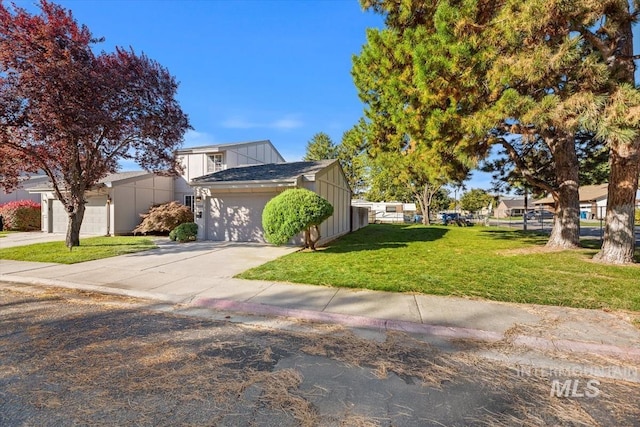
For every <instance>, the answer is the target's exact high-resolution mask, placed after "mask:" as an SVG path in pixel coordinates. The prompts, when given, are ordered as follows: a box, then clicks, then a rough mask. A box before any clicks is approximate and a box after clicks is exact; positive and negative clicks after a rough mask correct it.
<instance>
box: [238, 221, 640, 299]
mask: <svg viewBox="0 0 640 427" xmlns="http://www.w3.org/2000/svg"><path fill="white" fill-rule="evenodd" d="M546 240H547V236H545V235H541V234H536V233H532V232H529V233H527V232H522V231H516V230H508V229H500V228H489V227H482V226H475V227H445V226H431V227H426V226H422V225H382V224H380V225H375V224H372V225H369V226H368V227H365V228H363V229H361V230H359V231H357V232H355V233H352V234H349V235H346V236H344V237H342V238H340V239H338V240H336V241H334V242H333V243H332V244H331V245H330V246H329V247H327V248H324V249H322V250H319V251H318V252H316V253H313V252H296V253H294V254H291V255H288V256H285V257H282V258H280V259H277V260H275V261H272V262H270V263H267V264H264V265H262V266H260V267H257V268H254V269H251V270H248V271H246V272H244V273H242V274H240V275H239V276H238V277H240V278H244V279H260V280H277V281H288V282H294V283H307V284H316V285H329V286H337V287H346V288H365V289H374V290H384V291H393V292H418V293H425V294H434V295H454V296H463V297H472V298H486V299H491V300H496V301H508V302H518V303H534V304H546V305H559V306H570V307H582V308H605V309H616V310H618V309H619V310H633V311H640V267H638V266H635V265H634V266H607V265H602V264H598V263H595V262H592V261H591V260H590V259H591V257H592V256H593V255H594V254H595V253H596V252H597V250H598V249H597V247H596V246H597V245H596V244H594V243H596V241H585V243H586V244H587V245H588V246H589V247H588V248H584V249H580V250H571V251H560V252H548V251H545V250H544V249H543V247H544V244H545V243H546ZM636 254H637V256H640V250H639V251H638V252H637V253H636ZM639 259H640V258H639Z"/></svg>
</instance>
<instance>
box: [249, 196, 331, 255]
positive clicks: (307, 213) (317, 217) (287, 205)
mask: <svg viewBox="0 0 640 427" xmlns="http://www.w3.org/2000/svg"><path fill="white" fill-rule="evenodd" d="M331 215H333V206H331V203H329V202H328V201H327V200H325V199H323V198H322V197H320V196H319V195H317V194H316V193H314V192H313V191H309V190H305V189H303V188H296V189H291V190H286V191H283V192H282V193H280V194H279V195H277V196H276V197H274V198H273V199H271V200H269V202H268V203H267V204H266V205H265V207H264V211H263V212H262V227H263V228H264V237H265V239H266V240H267V241H268V242H269V243H272V244H274V245H283V244H285V243H287V242H288V241H289V240H290V239H291V238H292V237H293V236H295V235H296V234H298V233H300V232H301V231H304V232H305V233H304V234H305V237H304V247H305V248H310V249H312V250H315V244H316V242H317V241H318V240H319V239H320V230H319V228H318V225H320V224H321V223H322V221H324V220H325V219H327V218H329V217H330V216H331ZM312 228H313V229H314V230H315V234H316V236H315V238H314V237H313V235H312Z"/></svg>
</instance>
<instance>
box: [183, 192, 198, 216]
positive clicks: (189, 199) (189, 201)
mask: <svg viewBox="0 0 640 427" xmlns="http://www.w3.org/2000/svg"><path fill="white" fill-rule="evenodd" d="M195 200H196V198H195V197H194V196H193V195H191V194H189V195H188V196H184V205H185V206H186V207H188V208H189V209H191V212H195V211H196V209H195Z"/></svg>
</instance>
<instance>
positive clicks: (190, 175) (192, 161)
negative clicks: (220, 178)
mask: <svg viewBox="0 0 640 427" xmlns="http://www.w3.org/2000/svg"><path fill="white" fill-rule="evenodd" d="M176 155H177V156H178V160H179V162H180V164H181V165H182V175H181V177H179V178H177V179H176V182H175V185H174V194H175V199H176V201H178V202H180V203H183V204H184V205H186V206H189V207H191V209H192V210H194V198H193V188H191V186H190V185H189V182H190V181H191V180H192V179H194V178H198V177H201V176H203V175H207V174H211V173H214V172H218V171H221V170H225V169H228V168H234V167H237V166H246V165H258V164H265V163H284V161H285V160H284V158H283V157H282V155H280V153H279V152H278V150H276V148H275V147H274V146H273V144H272V143H271V141H269V140H263V141H252V142H240V143H230V144H216V145H206V146H202V147H192V148H185V149H183V150H178V152H177V153H176Z"/></svg>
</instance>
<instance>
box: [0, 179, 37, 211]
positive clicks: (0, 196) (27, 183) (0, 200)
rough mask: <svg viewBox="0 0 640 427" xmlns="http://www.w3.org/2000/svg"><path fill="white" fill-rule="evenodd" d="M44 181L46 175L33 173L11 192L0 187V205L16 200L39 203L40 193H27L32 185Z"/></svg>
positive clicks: (35, 185) (34, 185)
mask: <svg viewBox="0 0 640 427" xmlns="http://www.w3.org/2000/svg"><path fill="white" fill-rule="evenodd" d="M46 182H48V178H47V176H46V175H33V176H31V177H29V178H27V179H25V180H23V181H22V182H21V183H20V185H19V186H18V188H16V189H15V190H13V191H12V192H11V193H7V192H6V191H5V190H4V188H2V187H0V205H3V204H5V203H8V202H15V201H17V200H32V201H34V202H36V203H40V195H39V194H37V193H29V190H30V189H32V188H34V187H38V186H42V185H43V184H44V183H46Z"/></svg>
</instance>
